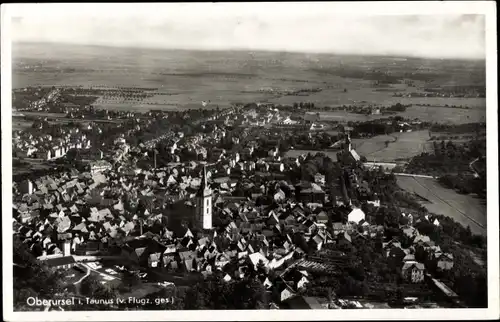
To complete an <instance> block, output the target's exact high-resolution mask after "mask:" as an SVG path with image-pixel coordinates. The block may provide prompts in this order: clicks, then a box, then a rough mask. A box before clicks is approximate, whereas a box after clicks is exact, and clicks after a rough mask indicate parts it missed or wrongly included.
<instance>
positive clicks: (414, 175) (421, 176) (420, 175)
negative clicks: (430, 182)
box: [394, 173, 437, 179]
mask: <svg viewBox="0 0 500 322" xmlns="http://www.w3.org/2000/svg"><path fill="white" fill-rule="evenodd" d="M394 175H395V176H402V177H413V178H427V179H437V177H433V176H426V175H423V174H412V173H394Z"/></svg>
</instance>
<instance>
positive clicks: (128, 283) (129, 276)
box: [122, 270, 141, 289]
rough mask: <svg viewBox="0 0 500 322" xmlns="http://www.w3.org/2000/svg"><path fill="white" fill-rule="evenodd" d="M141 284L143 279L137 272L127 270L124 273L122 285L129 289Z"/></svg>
mask: <svg viewBox="0 0 500 322" xmlns="http://www.w3.org/2000/svg"><path fill="white" fill-rule="evenodd" d="M140 284H141V279H140V278H139V276H137V274H135V273H132V272H130V271H128V270H127V271H125V273H124V274H123V278H122V285H123V286H124V287H126V288H128V289H131V288H132V287H135V286H138V285H140Z"/></svg>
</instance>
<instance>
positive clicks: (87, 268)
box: [73, 266, 90, 285]
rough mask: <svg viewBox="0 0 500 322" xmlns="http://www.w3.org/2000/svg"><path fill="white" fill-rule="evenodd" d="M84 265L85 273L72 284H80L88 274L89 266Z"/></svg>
mask: <svg viewBox="0 0 500 322" xmlns="http://www.w3.org/2000/svg"><path fill="white" fill-rule="evenodd" d="M84 267H85V269H86V270H87V273H85V275H84V276H82V278H80V279H79V280H78V281H76V282H74V283H73V284H74V285H76V284H80V283H81V282H82V281H83V280H84V279H86V278H87V277H88V276H89V275H90V268H89V267H88V266H84Z"/></svg>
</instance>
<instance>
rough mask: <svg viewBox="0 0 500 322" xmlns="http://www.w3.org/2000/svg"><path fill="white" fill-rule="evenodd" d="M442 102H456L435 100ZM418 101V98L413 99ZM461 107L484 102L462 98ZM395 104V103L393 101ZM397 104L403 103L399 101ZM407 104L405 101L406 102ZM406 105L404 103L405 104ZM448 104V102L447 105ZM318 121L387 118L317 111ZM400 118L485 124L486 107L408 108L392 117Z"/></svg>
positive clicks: (363, 120) (444, 99) (343, 112)
mask: <svg viewBox="0 0 500 322" xmlns="http://www.w3.org/2000/svg"><path fill="white" fill-rule="evenodd" d="M435 99H440V100H443V102H445V101H446V102H448V100H457V99H456V98H449V99H448V98H435ZM415 100H419V98H415ZM461 100H462V103H461V104H462V105H467V104H468V103H467V102H466V101H469V100H470V101H471V104H479V103H478V100H484V99H481V98H463V99H461ZM394 102H396V101H394ZM399 102H401V103H402V102H403V99H401V100H400V101H399ZM406 102H407V101H406ZM405 104H406V103H405ZM447 104H449V102H448V103H447ZM386 106H387V105H386ZM319 114H320V119H321V120H324V121H337V122H341V123H342V122H349V121H352V122H366V121H371V120H377V119H381V118H387V117H388V116H387V115H381V114H380V115H364V114H356V113H349V112H347V111H343V110H341V111H319ZM396 115H397V116H401V117H404V118H408V119H412V120H413V119H418V120H420V121H423V122H439V123H450V124H464V123H475V122H485V119H486V107H485V106H483V107H481V106H480V105H477V107H475V108H470V109H460V108H451V107H442V106H439V107H438V106H415V105H414V106H410V107H407V108H406V111H405V112H399V113H397V114H394V115H392V116H396Z"/></svg>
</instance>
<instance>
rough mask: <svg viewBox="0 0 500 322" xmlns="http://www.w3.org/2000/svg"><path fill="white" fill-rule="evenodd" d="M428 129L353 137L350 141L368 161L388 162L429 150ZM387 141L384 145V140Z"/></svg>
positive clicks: (430, 144) (430, 145) (430, 146)
mask: <svg viewBox="0 0 500 322" xmlns="http://www.w3.org/2000/svg"><path fill="white" fill-rule="evenodd" d="M428 140H429V131H427V130H422V131H413V132H402V133H393V134H391V135H377V136H374V137H372V138H369V139H353V140H352V143H353V146H354V148H355V149H356V151H357V152H358V154H359V155H361V156H365V157H366V158H367V159H368V161H379V162H390V161H397V160H402V159H409V158H411V157H414V156H415V155H419V154H420V153H422V152H430V151H431V149H432V142H430V141H428ZM387 141H388V142H389V144H388V145H387V146H386V144H385V142H387Z"/></svg>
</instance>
